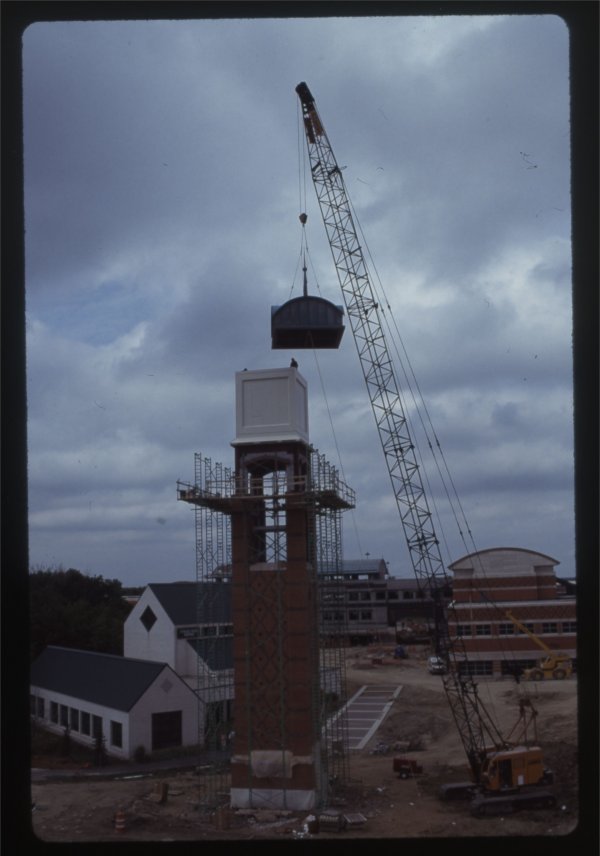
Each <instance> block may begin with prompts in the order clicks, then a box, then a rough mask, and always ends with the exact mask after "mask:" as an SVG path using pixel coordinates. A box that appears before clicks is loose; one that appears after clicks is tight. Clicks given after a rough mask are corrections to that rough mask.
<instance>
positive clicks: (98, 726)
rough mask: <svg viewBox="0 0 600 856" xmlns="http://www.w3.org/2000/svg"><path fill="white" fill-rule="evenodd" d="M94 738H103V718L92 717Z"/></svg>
mask: <svg viewBox="0 0 600 856" xmlns="http://www.w3.org/2000/svg"><path fill="white" fill-rule="evenodd" d="M92 737H102V717H101V716H92Z"/></svg>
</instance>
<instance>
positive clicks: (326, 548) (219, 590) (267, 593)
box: [177, 447, 355, 810]
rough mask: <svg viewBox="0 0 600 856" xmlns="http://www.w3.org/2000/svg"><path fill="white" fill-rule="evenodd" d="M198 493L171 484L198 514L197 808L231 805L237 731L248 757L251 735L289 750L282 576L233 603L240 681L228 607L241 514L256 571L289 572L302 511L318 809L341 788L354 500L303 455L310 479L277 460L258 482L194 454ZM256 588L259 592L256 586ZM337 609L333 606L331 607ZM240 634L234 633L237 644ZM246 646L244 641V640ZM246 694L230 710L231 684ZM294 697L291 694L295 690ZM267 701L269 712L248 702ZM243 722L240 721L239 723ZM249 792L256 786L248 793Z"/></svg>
mask: <svg viewBox="0 0 600 856" xmlns="http://www.w3.org/2000/svg"><path fill="white" fill-rule="evenodd" d="M194 472H195V478H194V483H193V484H190V483H187V482H182V481H179V482H178V483H177V491H178V499H179V500H181V501H184V502H187V503H189V504H191V505H192V506H194V511H195V532H196V580H197V583H198V586H197V625H198V633H197V639H195V640H194V646H195V647H196V650H197V652H198V655H199V656H198V658H197V661H198V670H197V687H196V691H197V695H198V700H199V717H198V727H199V735H198V738H199V740H198V742H199V743H200V744H201V745H202V746H203V747H204V752H205V757H206V765H203V766H204V768H205V769H204V773H205V775H204V776H203V779H202V789H201V795H200V804H201V806H202V807H203V808H204V809H206V810H215V809H216V808H217V807H219V806H220V805H224V804H226V803H227V802H228V800H229V788H230V760H231V754H232V749H233V746H232V740H231V738H232V735H233V732H234V730H238V731H240V732H243V734H244V735H247V737H244V740H247V743H248V752H249V753H250V752H251V750H252V746H253V741H255V740H256V736H257V735H261V734H265V733H268V734H270V735H280V736H281V737H280V744H281V749H282V753H283V751H284V749H285V746H286V734H285V731H286V727H288V726H287V725H286V723H287V720H286V699H287V698H288V693H289V692H290V691H291V686H290V680H289V674H290V672H291V669H290V666H291V660H292V659H293V657H294V653H293V650H290V645H289V644H288V643H287V642H286V643H283V644H280V645H279V647H278V648H277V651H276V654H275V656H274V651H273V645H272V640H273V639H274V638H275V639H278V640H284V639H287V634H289V632H290V628H289V627H284V626H283V625H284V624H285V622H286V621H289V620H291V619H289V612H288V611H286V609H284V608H282V606H283V605H284V604H288V605H289V604H290V603H293V602H294V598H295V591H294V588H293V586H294V583H293V582H290V580H289V579H288V577H289V575H287V574H285V573H284V572H283V573H270V574H262V575H261V585H259V586H256V585H252V586H248V587H247V589H245V590H244V591H243V593H242V594H243V597H242V598H238V599H237V601H236V602H237V603H238V604H239V603H240V602H243V603H244V609H245V610H246V615H245V616H244V622H243V623H244V626H245V628H246V629H245V633H246V635H247V636H248V638H246V639H245V640H242V639H239V638H238V640H237V643H235V644H239V645H243V646H244V648H243V650H246V651H248V650H251V651H252V652H253V653H252V657H251V658H250V657H245V658H243V664H242V660H240V658H239V657H238V660H237V662H238V668H239V669H242V668H243V669H244V671H245V675H244V676H243V681H242V680H241V679H242V676H241V675H238V676H237V678H236V679H234V678H235V676H234V670H233V662H234V626H235V615H234V614H233V611H232V600H234V597H233V592H234V586H235V583H234V581H233V579H232V558H231V555H232V545H231V515H232V514H233V513H235V511H239V510H242V509H244V510H245V511H246V512H248V513H249V516H250V519H251V520H252V525H253V532H254V539H253V545H254V546H253V555H251V556H250V557H249V562H250V563H251V565H252V567H253V568H259V567H261V566H264V567H265V568H267V567H268V568H269V569H270V570H273V569H275V570H281V571H285V569H286V564H287V560H288V543H287V539H286V537H285V531H286V521H287V515H288V513H289V512H290V511H291V510H292V509H293V508H296V507H298V505H300V506H301V507H302V508H305V509H306V511H307V515H306V519H307V523H308V531H307V540H308V549H307V554H308V559H309V560H308V562H307V567H306V573H307V575H308V581H309V585H310V587H311V591H312V592H313V594H314V596H311V598H310V601H311V603H312V605H313V607H312V608H314V610H315V615H314V623H313V624H312V626H315V627H316V628H317V633H315V634H314V635H313V638H311V639H310V640H309V644H310V645H311V646H312V650H311V652H310V657H311V659H312V662H314V663H316V664H318V665H317V666H316V668H315V670H314V671H315V674H316V675H318V677H316V678H315V679H314V681H313V682H314V683H315V685H314V686H311V687H310V698H311V699H312V710H311V716H312V728H313V730H314V733H315V734H317V735H320V743H319V747H318V751H319V759H318V761H319V780H318V785H317V791H318V793H317V801H318V804H319V806H325V805H327V804H328V803H331V801H332V800H333V799H335V795H336V792H337V791H338V790H339V789H340V788H342V787H343V785H344V784H345V782H346V781H347V778H348V735H347V721H346V715H345V705H346V701H347V697H346V674H345V644H346V638H347V633H346V614H345V611H344V610H343V608H342V607H341V604H342V598H341V595H342V587H341V577H342V575H341V535H342V521H341V514H342V511H343V510H344V509H347V508H352V507H354V503H355V497H354V492H353V491H352V490H351V489H350V488H348V486H347V485H345V484H344V482H343V481H342V480H341V479H340V478H339V474H338V471H337V470H336V468H335V467H333V466H332V465H331V464H329V463H328V462H327V461H326V459H325V457H324V456H323V455H321V454H319V452H318V451H316V450H314V449H312V447H309V452H308V466H307V471H306V473H303V474H301V475H298V474H297V473H296V474H294V475H291V474H290V471H289V469H286V468H285V467H284V466H281V464H280V463H278V462H277V461H272V462H270V463H269V464H266V465H265V472H264V474H262V475H256V472H255V471H253V472H252V473H248V472H243V473H235V472H232V470H231V469H229V468H227V467H223V466H222V465H221V464H213V462H212V461H211V459H209V458H204V457H202V455H200V454H196V455H195V467H194ZM263 580H264V583H263ZM338 604H339V606H338ZM238 636H239V634H238ZM250 637H251V638H250ZM236 682H237V686H238V691H240V688H241V689H242V692H241V693H240V694H243V695H244V696H245V698H244V701H243V702H242V701H241V700H238V702H239V703H238V708H239V709H238V710H237V711H236V708H235V699H234V693H235V685H236ZM297 690H298V687H297V686H294V691H297ZM253 698H266V699H269V702H268V703H266V704H261V705H258V704H253V703H252V699H253ZM242 718H243V719H242ZM249 787H252V785H251V784H249Z"/></svg>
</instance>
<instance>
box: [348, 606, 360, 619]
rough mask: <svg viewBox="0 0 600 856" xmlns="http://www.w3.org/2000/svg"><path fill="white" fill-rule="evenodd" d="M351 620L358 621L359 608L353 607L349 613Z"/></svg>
mask: <svg viewBox="0 0 600 856" xmlns="http://www.w3.org/2000/svg"><path fill="white" fill-rule="evenodd" d="M348 620H349V621H358V609H351V610H350V612H349V613H348Z"/></svg>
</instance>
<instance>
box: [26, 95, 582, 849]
mask: <svg viewBox="0 0 600 856" xmlns="http://www.w3.org/2000/svg"><path fill="white" fill-rule="evenodd" d="M296 92H297V94H298V97H299V100H300V108H301V111H302V118H303V124H304V131H305V134H306V145H307V153H308V158H309V164H310V174H311V177H312V180H313V182H314V186H315V191H316V194H317V199H318V202H319V206H320V209H321V213H322V215H323V222H324V225H325V230H326V232H327V236H328V240H329V243H330V246H331V250H332V254H333V260H334V264H335V267H336V271H337V273H338V277H339V282H340V286H341V290H342V295H343V300H344V305H343V306H341V305H340V306H338V305H337V304H334V303H330V302H329V301H326V300H324V299H323V298H321V297H312V296H311V295H309V293H308V287H307V280H306V263H305V265H304V292H303V295H302V297H299V298H295V299H294V300H290V301H288V303H286V304H284V305H283V306H278V307H272V309H271V347H272V349H273V350H275V351H284V352H286V354H285V359H282V360H281V362H284V363H285V364H286V365H285V367H283V368H282V367H276V368H258V369H248V370H244V371H240V372H237V373H236V375H235V415H236V419H235V425H236V430H235V437H233V438H231V446H232V447H233V456H234V460H233V465H232V466H228V465H227V464H226V463H222V462H214V461H213V460H211V459H210V458H207V457H205V456H203V455H202V454H201V453H196V455H195V458H194V474H193V478H190V479H189V480H187V481H178V482H177V500H178V501H179V502H182V503H185V504H187V505H188V506H190V508H191V509H192V510H193V515H194V526H195V547H196V583H197V588H196V591H197V603H196V605H195V609H196V625H195V629H193V628H191V629H190V630H189V632H188V634H187V637H186V641H187V642H188V643H189V644H190V645H191V646H192V648H193V649H194V652H195V655H196V656H195V663H196V674H195V677H194V680H193V687H192V688H193V690H194V693H195V694H196V697H197V700H198V712H197V734H198V740H197V747H198V752H197V753H196V755H193V754H192V753H188V757H185V756H184V755H181V756H180V757H179V758H178V759H174V760H172V761H171V762H169V763H167V762H165V763H164V765H156V766H153V767H150V765H149V766H148V767H147V768H144V765H137V766H135V765H131V766H129V767H128V766H127V765H121V767H120V768H119V769H117V768H116V766H115V764H112V768H111V765H109V766H108V767H106V768H105V769H103V770H97V771H90V770H77V769H73V768H72V767H71V768H70V769H66V768H63V769H62V770H61V769H59V770H54V771H49V770H46V771H45V773H43V772H42V768H43V767H44V766H45V765H44V759H42V758H38V759H34V766H35V767H39V768H40V772H39V774H38V775H37V776H35V775H34V781H33V800H34V804H35V811H34V814H33V826H34V830H35V832H36V834H37V835H38V836H39V837H40V838H42V839H44V840H49V841H64V840H72V841H87V840H101V841H114V840H118V839H120V840H124V839H127V840H145V841H149V840H158V841H177V840H213V839H215V840H220V839H221V840H234V839H263V838H274V839H277V840H280V841H281V840H285V839H290V840H292V839H294V840H295V839H299V838H323V837H324V838H330V837H337V838H340V839H341V838H344V839H345V840H348V839H349V838H365V839H366V838H373V839H377V838H440V837H443V838H448V837H469V836H477V837H482V836H483V837H486V836H488V837H497V836H531V835H536V836H538V835H541V836H548V837H554V836H560V835H566V834H568V833H569V832H571V831H572V830H573V829H574V828H575V827H576V826H577V819H578V811H579V805H578V770H577V743H578V735H577V710H578V708H577V677H576V673H575V669H574V668H573V664H572V659H573V658H572V654H571V652H569V654H568V655H567V654H564V656H563V658H562V660H560V661H559V660H557V659H556V657H555V658H554V659H552V656H551V655H553V654H555V655H558V654H559V653H560V652H557V651H555V650H554V649H551V648H549V647H548V646H545V648H546V649H547V650H546V652H545V653H546V654H548V657H547V659H546V660H545V661H544V662H546V666H545V667H542V666H540V668H537V667H536V668H535V669H530V670H529V672H525V673H524V672H523V669H521V668H520V667H519V668H516V667H515V668H513V667H511V666H510V665H509V666H507V667H506V668H504V666H502V668H499V667H495V670H494V672H493V676H492V672H491V666H490V672H488V673H486V671H485V669H483V668H478V667H477V666H476V665H474V663H477V656H475V655H474V653H473V652H474V646H473V644H472V642H471V640H470V637H469V635H468V633H470V631H468V633H467V631H465V630H464V628H465V627H466V622H467V621H468V620H469V619H468V618H467V617H466V616H467V613H469V614H471V613H472V612H473V609H474V607H473V603H474V601H477V602H476V604H475V608H480V613H481V615H487V616H491V618H489V617H488V618H487V619H486V620H489V621H496V620H497V619H496V618H495V617H494V605H493V604H492V603H490V602H489V601H487V600H486V601H484V599H483V597H484V596H483V594H481V595H480V594H479V593H478V590H477V586H476V585H475V584H473V583H472V582H471V577H470V576H469V574H471V575H473V568H472V567H469V568H467V570H466V571H465V570H464V567H463V566H462V565H461V566H460V567H458V570H456V574H455V577H454V578H453V577H452V576H451V574H450V573H449V572H448V570H447V567H446V565H445V563H444V562H443V561H442V557H441V553H440V546H439V543H440V542H439V538H438V534H437V531H436V528H435V525H434V520H433V515H432V513H431V511H430V506H429V502H428V497H427V494H426V490H425V482H424V480H423V477H422V473H421V468H420V465H419V461H418V458H417V454H416V451H415V441H414V437H413V436H412V433H411V431H410V426H409V421H408V419H407V416H406V405H405V403H404V400H403V393H402V391H401V389H400V385H399V383H398V381H397V376H396V369H395V367H394V360H393V359H392V356H391V353H390V350H389V348H388V342H387V338H386V336H387V334H386V332H385V331H384V326H383V324H382V319H381V311H380V305H379V301H378V299H377V296H376V295H375V293H374V291H373V288H372V281H371V278H370V275H369V271H368V269H367V265H366V262H365V259H364V257H363V254H362V249H361V244H360V242H359V240H358V235H357V231H356V227H355V224H354V220H353V215H352V211H351V207H350V204H349V201H348V198H347V195H346V190H345V186H344V182H343V178H342V173H341V170H340V169H339V167H338V166H337V162H336V160H335V157H334V155H333V151H332V149H331V145H330V143H329V140H328V138H327V134H326V133H325V130H324V123H323V121H322V119H321V118H320V116H319V114H318V112H317V109H316V106H315V102H314V98H313V96H312V94H311V92H310V90H309V89H308V87H307V85H306V84H305V83H301V84H299V85H298V87H297V88H296ZM303 216H304V220H303V219H302V217H301V222H302V226H303V228H304V225H305V223H306V218H305V215H303ZM344 321H346V322H347V323H348V325H349V326H350V328H351V331H352V335H353V337H354V340H355V343H356V346H357V350H358V356H359V362H360V365H361V369H362V372H363V376H364V380H365V384H366V390H367V393H368V396H369V399H370V403H371V406H372V411H373V415H374V417H375V422H376V427H377V432H378V435H379V440H380V442H381V446H382V452H383V455H384V459H385V462H386V465H387V468H388V473H389V476H390V483H391V491H392V494H393V497H394V500H395V502H396V505H397V508H398V514H399V524H400V525H399V527H398V529H399V533H403V535H404V539H405V542H406V547H407V551H408V555H409V557H410V562H411V565H412V569H413V571H414V575H415V578H416V580H417V582H418V585H419V586H420V587H421V588H422V590H423V591H426V592H427V597H428V598H429V599H430V601H431V620H430V622H429V627H428V641H427V644H425V645H424V644H419V645H411V644H407V645H405V646H404V650H403V652H402V656H399V654H398V650H397V644H396V643H397V640H393V641H392V642H391V643H390V644H384V643H378V644H377V643H375V644H371V645H355V646H353V647H350V646H349V645H348V628H347V626H346V621H347V612H345V611H344V610H343V609H340V608H338V607H336V604H337V605H339V604H340V603H341V602H342V601H343V600H344V592H343V585H344V578H343V574H342V573H341V568H342V561H343V556H342V542H343V539H342V519H343V515H344V512H346V511H348V510H351V509H353V508H354V507H355V505H356V497H355V493H354V491H353V489H352V487H351V486H349V485H347V484H346V483H345V481H344V479H343V477H342V475H341V474H340V471H339V469H338V468H337V467H336V466H334V465H333V464H332V463H330V462H329V461H328V460H327V458H326V457H325V455H324V454H322V453H320V452H319V451H318V450H317V449H316V448H315V447H314V446H313V445H312V442H311V437H310V432H309V399H310V397H309V390H308V386H307V382H306V380H305V378H304V377H303V375H302V374H301V373H300V371H299V369H298V365H297V363H296V361H295V359H294V358H293V357H292V354H293V353H295V352H296V351H298V350H302V349H322V348H327V349H335V348H337V347H339V344H340V340H341V338H342V335H343V333H344ZM290 357H292V358H291V362H290ZM288 363H289V365H288ZM465 531H467V532H468V531H469V529H468V526H467V527H465ZM471 555H475V556H476V555H478V554H476V553H472V554H471ZM463 564H464V563H463ZM485 570H486V569H485V568H484V567H483V563H482V564H480V566H478V567H476V568H475V572H474V573H475V576H477V574H478V573H479V575H480V577H482V578H483V576H484V572H485ZM461 573H462V577H461ZM547 576H548V575H546V577H545V576H544V573H543V569H542V571H540V570H539V569H538V573H537V578H538V580H540V581H541V582H540V583H539V586H540V591H542V588H543V585H544V584H546V585H549V584H547V582H546V583H544V580H545V579H546V580H547ZM325 579H326V580H327V583H326V584H325V583H324V580H325ZM465 579H466V580H467V582H464V580H465ZM457 580H458V581H459V583H460V584H459V585H457V588H456V591H455V600H456V608H457V609H460V608H461V606H462V608H463V613H460V614H459V613H456V614H455V613H454V611H453V610H454V608H455V604H454V601H451V600H450V596H449V592H451V590H452V584H453V583H455V584H456V581H457ZM507 585H508V584H507ZM338 586H339V588H338ZM460 586H462V587H463V589H464V590H465V591H467V590H468V592H469V601H468V604H467V601H466V596H465V598H463V600H462V602H461V599H460V596H457V592H458V593H460V590H461V589H460ZM488 588H489V587H488V586H485V585H484V584H483V583H482V584H481V586H480V589H481V592H484V590H487V589H488ZM550 588H551V586H550ZM224 590H226V592H227V599H228V602H229V603H230V616H229V617H228V618H227V619H224V618H223V612H222V601H223V591H224ZM549 590H550V589H549ZM473 591H475V596H474V597H473V596H472V592H473ZM542 594H543V592H542ZM519 596H520V595H518V594H517V595H515V598H517V597H519ZM540 597H541V595H540ZM544 597H546V598H547V599H549V597H550V595H548V594H547V593H546V594H544ZM467 606H468V608H467ZM484 610H487V612H484ZM481 620H483V619H481ZM502 621H503V622H504V625H503V626H505V625H507V624H511V629H510V631H509V630H505V634H506V636H507V637H508V636H512V634H513V629H512V625H514V626H515V627H516V628H518V632H519V633H521V634H522V635H521V643H520V644H521V649H523V644H522V643H523V640H525V641H528V640H529V639H530V638H531V639H533V640H534V641H535V638H537V637H536V634H534V633H533V631H532V630H531V629H530V627H529V626H527V625H526V624H524V623H523V622H522V621H520V620H519V618H516V617H515V616H513V615H512V614H507V615H503V617H502ZM473 626H475V625H473ZM481 626H483V624H482V625H481ZM565 626H566V622H565ZM207 628H210V629H207ZM516 632H517V631H515V633H516ZM488 633H489V631H488ZM465 636H466V637H467V638H465ZM530 647H531V645H530ZM506 648H507V651H508V652H509V649H510V645H507V646H506ZM518 650H519V645H517V646H515V651H518ZM509 653H510V652H509ZM494 656H495V657H497V656H498V655H497V654H495V655H494ZM512 656H514V651H513V654H512ZM432 657H433V658H434V659H435V660H436V667H438V668H437V672H438V673H437V674H434V673H432V668H428V658H430V659H431V658H432ZM550 660H552V662H551V663H550ZM430 665H431V664H430ZM435 670H436V669H434V670H433V671H435ZM34 773H35V771H34ZM116 813H118V814H119V817H118V822H117V821H116V820H115V818H116V816H117V814H116Z"/></svg>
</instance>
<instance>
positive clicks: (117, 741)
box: [110, 720, 123, 749]
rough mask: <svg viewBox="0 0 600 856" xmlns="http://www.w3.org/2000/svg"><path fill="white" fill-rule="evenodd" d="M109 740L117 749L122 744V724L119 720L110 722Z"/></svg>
mask: <svg viewBox="0 0 600 856" xmlns="http://www.w3.org/2000/svg"><path fill="white" fill-rule="evenodd" d="M110 742H111V744H112V745H113V746H117V747H118V748H119V749H120V748H121V747H122V746H123V726H122V724H121V723H120V722H113V721H112V720H111V722H110Z"/></svg>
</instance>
